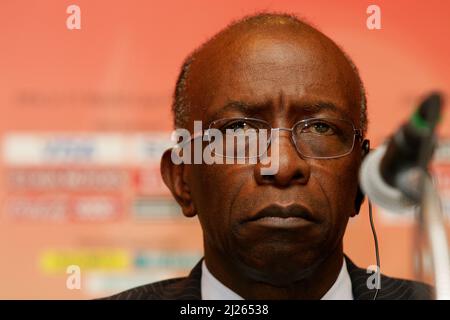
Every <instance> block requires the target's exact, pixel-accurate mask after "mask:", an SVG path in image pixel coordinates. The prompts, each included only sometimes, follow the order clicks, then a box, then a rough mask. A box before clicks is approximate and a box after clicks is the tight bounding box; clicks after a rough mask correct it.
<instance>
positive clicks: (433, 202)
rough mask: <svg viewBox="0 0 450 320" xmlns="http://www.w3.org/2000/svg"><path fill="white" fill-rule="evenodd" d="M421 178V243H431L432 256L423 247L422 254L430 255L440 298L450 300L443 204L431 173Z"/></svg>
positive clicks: (449, 276) (419, 216)
mask: <svg viewBox="0 0 450 320" xmlns="http://www.w3.org/2000/svg"><path fill="white" fill-rule="evenodd" d="M420 180H421V182H422V183H421V186H422V195H421V205H420V209H419V215H418V217H417V218H418V222H419V223H418V225H417V229H418V230H417V232H418V234H419V238H421V239H420V240H421V242H422V243H427V244H428V246H429V255H427V254H426V252H423V250H424V248H423V247H422V248H421V250H422V253H421V256H422V257H423V258H424V257H428V256H429V258H430V261H429V262H430V264H431V267H432V271H433V275H434V287H435V290H436V292H435V297H436V300H450V251H449V246H448V239H447V232H446V228H445V220H444V215H443V211H442V204H441V200H440V198H439V194H438V192H437V190H436V188H435V186H434V184H433V181H432V178H431V177H430V175H429V174H428V173H427V172H423V174H421V178H420ZM421 263H423V261H421Z"/></svg>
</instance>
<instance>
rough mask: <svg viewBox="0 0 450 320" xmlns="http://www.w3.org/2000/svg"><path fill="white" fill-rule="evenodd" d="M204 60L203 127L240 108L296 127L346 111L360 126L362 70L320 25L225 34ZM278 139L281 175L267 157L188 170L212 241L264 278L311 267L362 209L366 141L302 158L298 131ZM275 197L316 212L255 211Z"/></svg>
mask: <svg viewBox="0 0 450 320" xmlns="http://www.w3.org/2000/svg"><path fill="white" fill-rule="evenodd" d="M197 61H199V62H194V64H193V65H192V69H191V74H190V78H189V81H190V82H189V89H188V95H189V98H190V101H191V104H192V108H193V110H192V117H191V120H202V121H203V127H206V126H208V124H209V123H210V122H212V121H214V120H218V119H221V118H232V117H233V118H234V117H251V118H258V119H262V120H265V121H267V122H269V123H270V124H271V126H272V127H273V128H277V127H283V128H291V127H292V126H293V125H294V123H296V122H298V121H300V120H303V119H307V118H311V117H332V118H345V119H348V120H350V121H351V122H352V123H354V124H355V127H359V112H360V111H359V102H360V101H359V97H360V95H359V85H358V82H357V80H356V77H355V75H354V73H353V71H352V69H351V67H350V66H349V65H348V63H347V62H346V61H345V59H344V57H343V56H342V54H341V53H340V52H339V51H338V49H337V48H335V47H334V46H333V45H331V44H330V42H329V41H327V40H326V39H325V38H322V37H319V36H318V35H317V34H309V33H305V34H304V35H303V36H302V37H299V36H298V35H297V36H296V37H295V36H294V34H293V33H290V32H286V30H284V29H283V30H274V31H270V32H266V33H263V34H261V33H256V32H255V33H251V32H250V33H248V34H247V35H246V36H240V37H237V36H236V35H232V34H231V35H225V36H223V37H222V39H221V40H219V41H217V42H216V43H215V44H214V45H211V46H210V47H209V48H206V49H205V50H203V51H202V52H201V53H200V54H199V56H198V57H197ZM235 102H237V103H235ZM236 105H238V106H240V107H236ZM243 105H244V106H246V107H245V108H243V107H242V106H243ZM323 105H333V106H335V109H336V110H332V109H329V108H322V107H320V106H323ZM317 106H319V108H317ZM274 143H278V146H279V154H274V153H273V152H272V153H271V157H272V160H273V161H274V160H275V157H277V159H276V160H278V161H279V169H278V171H277V173H276V174H273V175H268V176H263V175H261V164H215V165H206V164H203V165H190V166H188V168H186V170H188V175H187V176H188V178H187V181H188V184H189V188H190V192H191V194H192V199H193V205H194V207H195V210H196V212H197V214H198V216H199V219H200V222H201V225H202V228H203V231H204V238H205V246H206V247H207V249H206V250H214V251H215V252H218V253H220V254H222V255H223V256H224V257H227V258H226V259H230V260H232V261H233V263H234V264H235V265H236V266H237V267H238V268H240V269H241V270H242V271H243V272H245V273H246V274H248V275H249V276H251V277H253V278H255V279H257V280H262V281H267V282H269V283H273V284H280V283H283V281H285V279H286V275H289V278H290V281H292V280H296V279H301V278H303V277H306V276H307V275H308V272H309V271H311V269H313V267H314V266H316V265H317V264H318V263H320V262H321V261H323V260H324V259H325V258H326V257H328V256H329V255H330V254H331V253H332V252H333V251H334V250H336V248H337V247H338V246H339V245H340V243H341V240H342V237H343V234H344V231H345V227H346V225H347V221H348V218H349V217H350V216H351V215H354V214H355V209H354V208H355V206H354V204H355V196H356V191H357V170H358V167H359V165H360V162H361V149H360V146H359V144H357V143H356V144H355V148H354V149H353V152H352V153H351V154H349V155H346V156H344V157H340V158H336V159H325V160H324V159H320V160H319V159H310V158H302V156H301V155H300V154H299V153H298V152H297V150H296V149H295V146H294V145H293V143H292V140H291V137H290V133H289V132H288V131H281V132H280V136H279V139H278V141H272V144H274ZM273 206H277V207H278V208H280V207H281V208H286V207H289V206H291V208H292V206H293V207H294V208H296V209H295V210H297V214H298V211H302V210H303V211H305V212H304V213H305V214H306V215H307V216H308V217H307V218H305V219H297V220H293V219H291V220H292V221H291V220H279V219H278V220H277V219H265V220H254V218H255V216H256V215H258V214H259V213H260V212H261V210H263V209H265V208H267V207H272V208H273ZM268 211H270V209H269V210H268ZM274 212H275V213H274V214H280V211H277V210H275V211H274Z"/></svg>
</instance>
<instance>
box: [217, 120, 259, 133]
mask: <svg viewBox="0 0 450 320" xmlns="http://www.w3.org/2000/svg"><path fill="white" fill-rule="evenodd" d="M250 128H252V126H251V125H250V124H249V123H247V122H246V121H243V120H239V121H234V122H231V123H228V124H226V125H225V126H224V128H223V129H224V130H233V131H236V130H239V129H241V130H244V131H245V130H248V129H250Z"/></svg>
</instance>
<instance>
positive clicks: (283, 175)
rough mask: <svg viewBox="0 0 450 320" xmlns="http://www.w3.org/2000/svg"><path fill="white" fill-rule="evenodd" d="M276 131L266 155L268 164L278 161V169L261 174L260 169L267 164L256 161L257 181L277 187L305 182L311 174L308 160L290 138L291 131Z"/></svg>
mask: <svg viewBox="0 0 450 320" xmlns="http://www.w3.org/2000/svg"><path fill="white" fill-rule="evenodd" d="M276 133H277V134H274V135H272V139H271V143H270V146H269V149H268V150H267V156H268V158H269V160H270V164H273V163H274V161H278V170H275V171H274V172H271V173H270V174H262V172H263V171H262V170H261V169H262V168H263V167H267V166H268V165H264V164H262V163H261V162H258V164H257V165H255V177H256V181H257V183H258V184H273V185H276V186H278V187H287V186H289V185H291V184H307V183H308V180H309V177H310V174H311V168H310V165H309V164H308V162H307V161H305V159H304V158H302V157H301V155H300V154H299V152H298V151H297V149H296V147H295V145H294V143H293V141H292V139H291V132H288V131H284V130H280V131H278V132H276ZM275 163H276V162H275ZM270 164H269V165H270Z"/></svg>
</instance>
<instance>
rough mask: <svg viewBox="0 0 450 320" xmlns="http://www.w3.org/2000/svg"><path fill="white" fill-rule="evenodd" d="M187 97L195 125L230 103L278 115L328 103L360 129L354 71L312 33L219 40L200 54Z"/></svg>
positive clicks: (272, 32) (286, 31)
mask: <svg viewBox="0 0 450 320" xmlns="http://www.w3.org/2000/svg"><path fill="white" fill-rule="evenodd" d="M187 94H188V99H189V100H190V101H191V117H192V120H204V121H206V119H205V118H206V117H211V115H213V114H216V113H218V112H219V111H220V109H221V108H223V107H224V106H225V105H227V104H228V103H230V102H232V101H238V102H243V103H247V104H254V105H266V106H273V107H275V106H277V110H278V111H280V110H283V108H290V107H291V106H295V107H297V108H298V106H299V105H300V106H301V105H305V106H307V105H308V104H317V103H327V104H329V105H330V104H331V105H334V106H336V108H338V109H340V110H341V111H342V112H343V113H345V114H347V115H349V116H350V117H351V119H350V120H352V121H353V122H354V123H355V124H356V125H358V124H359V108H360V92H359V81H358V78H357V75H356V73H355V71H354V70H353V69H352V67H351V66H350V64H349V62H348V61H347V60H346V58H345V56H344V54H343V53H342V52H341V51H340V49H339V48H338V47H337V46H336V45H335V44H334V43H333V42H332V41H330V40H329V39H328V38H326V37H325V36H324V35H322V34H320V33H319V32H315V31H311V30H310V29H307V30H298V29H290V28H276V29H269V30H253V31H249V32H241V33H238V32H235V33H229V34H225V35H223V36H222V37H219V38H218V39H215V41H213V42H212V43H210V44H208V45H207V46H205V47H204V48H203V50H201V51H200V52H198V54H197V56H196V58H195V60H194V62H193V64H192V66H191V70H190V74H189V77H188V85H187ZM280 100H283V105H281V106H280ZM280 108H281V109H280ZM269 110H271V109H270V108H268V111H269ZM272 112H273V108H272Z"/></svg>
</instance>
